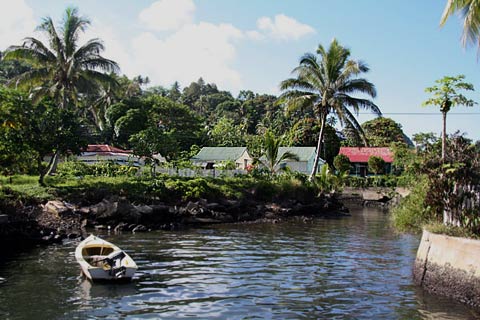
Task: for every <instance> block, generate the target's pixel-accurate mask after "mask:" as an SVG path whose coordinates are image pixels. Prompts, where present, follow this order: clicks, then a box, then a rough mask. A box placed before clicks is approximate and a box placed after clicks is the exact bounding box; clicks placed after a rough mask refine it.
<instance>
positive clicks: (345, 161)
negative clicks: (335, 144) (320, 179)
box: [333, 154, 352, 172]
mask: <svg viewBox="0 0 480 320" xmlns="http://www.w3.org/2000/svg"><path fill="white" fill-rule="evenodd" d="M333 165H334V166H335V169H337V171H339V172H350V168H351V167H352V164H351V163H350V159H349V158H348V157H347V156H346V155H344V154H338V155H337V156H336V157H335V158H334V159H333Z"/></svg>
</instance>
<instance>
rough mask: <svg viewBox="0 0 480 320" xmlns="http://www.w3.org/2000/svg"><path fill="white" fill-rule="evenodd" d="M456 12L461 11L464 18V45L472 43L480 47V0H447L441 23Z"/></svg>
mask: <svg viewBox="0 0 480 320" xmlns="http://www.w3.org/2000/svg"><path fill="white" fill-rule="evenodd" d="M455 12H459V14H460V17H461V19H462V20H463V34H462V45H463V46H464V47H465V46H466V45H467V44H468V43H472V44H476V45H477V46H479V47H480V1H479V0H447V4H446V5H445V9H444V10H443V14H442V18H441V19H440V25H441V26H443V25H444V24H445V22H447V20H448V18H449V17H450V16H451V15H453V14H454V13H455Z"/></svg>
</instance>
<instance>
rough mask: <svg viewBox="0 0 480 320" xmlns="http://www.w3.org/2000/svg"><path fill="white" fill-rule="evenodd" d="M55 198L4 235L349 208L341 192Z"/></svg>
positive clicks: (25, 212) (3, 229)
mask: <svg viewBox="0 0 480 320" xmlns="http://www.w3.org/2000/svg"><path fill="white" fill-rule="evenodd" d="M85 201H86V200H85V199H84V200H82V201H81V202H79V203H70V202H67V201H65V200H60V199H59V200H52V201H48V202H47V203H45V204H37V205H30V206H23V205H21V204H20V205H18V206H17V207H15V208H10V209H9V210H8V211H9V213H7V216H8V222H7V223H3V224H0V237H1V238H7V239H17V240H20V241H25V242H33V243H46V244H49V243H55V242H62V241H63V240H64V239H67V238H69V239H74V238H79V237H82V236H85V235H86V230H87V229H92V228H95V229H109V230H112V231H115V232H121V231H125V232H145V231H150V230H177V229H183V228H188V227H192V226H199V225H205V224H218V223H248V222H255V221H264V222H270V223H276V222H280V221H283V220H286V219H290V218H294V217H296V218H300V219H302V220H306V219H307V220H308V219H310V218H312V217H340V216H343V215H346V214H347V213H348V209H347V208H346V207H344V206H343V204H342V203H341V202H340V201H338V199H337V198H336V197H335V196H324V197H320V198H317V199H315V200H314V201H309V202H300V201H298V200H295V199H284V200H282V201H274V202H264V201H259V200H254V199H250V200H245V199H244V200H232V199H219V200H218V202H212V201H207V200H205V199H199V200H197V201H188V202H173V203H169V204H166V203H161V202H152V203H150V204H140V203H132V202H131V201H130V200H129V199H128V198H126V197H122V196H118V195H110V196H107V197H105V198H103V199H102V200H101V201H99V202H97V201H92V202H91V203H88V202H85Z"/></svg>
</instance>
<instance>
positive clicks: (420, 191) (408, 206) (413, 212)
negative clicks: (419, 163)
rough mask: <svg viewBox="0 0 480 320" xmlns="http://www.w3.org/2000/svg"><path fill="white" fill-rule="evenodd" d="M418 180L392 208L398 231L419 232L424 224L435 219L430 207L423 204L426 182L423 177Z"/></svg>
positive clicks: (426, 187) (425, 194)
mask: <svg viewBox="0 0 480 320" xmlns="http://www.w3.org/2000/svg"><path fill="white" fill-rule="evenodd" d="M420 180H421V181H420V182H419V183H418V184H417V185H416V186H415V187H414V188H413V189H412V190H411V193H410V194H409V195H408V196H406V197H405V198H404V199H402V201H401V202H400V204H399V205H398V206H397V207H395V208H393V209H392V221H393V224H394V226H395V227H396V228H397V229H398V230H400V231H413V232H420V231H421V230H422V227H423V226H424V225H425V224H427V223H431V222H435V221H437V219H436V215H435V213H434V212H433V211H432V209H431V208H430V207H429V206H425V198H426V196H427V190H428V186H427V182H426V180H425V178H423V177H422V178H421V179H420Z"/></svg>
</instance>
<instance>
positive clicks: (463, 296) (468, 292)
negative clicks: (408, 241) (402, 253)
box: [413, 230, 480, 307]
mask: <svg viewBox="0 0 480 320" xmlns="http://www.w3.org/2000/svg"><path fill="white" fill-rule="evenodd" d="M413 276H414V281H415V283H416V284H417V285H420V286H422V287H423V288H424V289H426V290H427V291H429V292H431V293H434V294H439V295H442V296H447V297H450V298H453V299H455V300H457V301H461V302H463V303H466V304H469V305H472V306H475V307H480V241H479V240H472V239H465V238H456V237H450V236H445V235H438V234H433V233H430V232H428V231H426V230H424V231H423V235H422V240H421V242H420V246H419V248H418V252H417V257H416V259H415V265H414V268H413Z"/></svg>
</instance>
